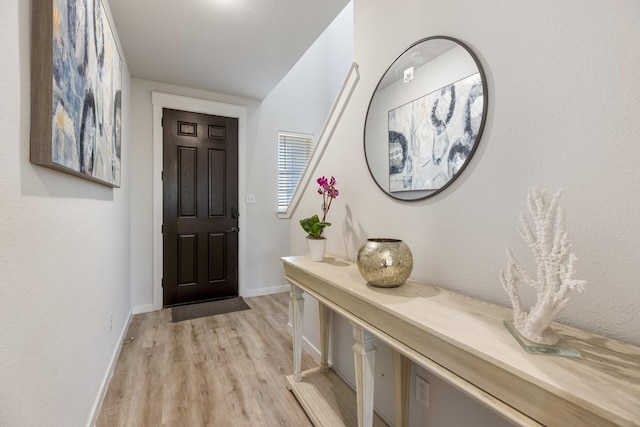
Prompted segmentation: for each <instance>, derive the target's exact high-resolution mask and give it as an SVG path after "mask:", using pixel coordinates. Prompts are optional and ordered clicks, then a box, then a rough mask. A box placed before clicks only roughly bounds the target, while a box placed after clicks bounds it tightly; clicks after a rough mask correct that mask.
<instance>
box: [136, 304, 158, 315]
mask: <svg viewBox="0 0 640 427" xmlns="http://www.w3.org/2000/svg"><path fill="white" fill-rule="evenodd" d="M152 311H154V308H153V304H141V305H135V306H134V307H133V309H132V312H133V314H140V313H150V312H152Z"/></svg>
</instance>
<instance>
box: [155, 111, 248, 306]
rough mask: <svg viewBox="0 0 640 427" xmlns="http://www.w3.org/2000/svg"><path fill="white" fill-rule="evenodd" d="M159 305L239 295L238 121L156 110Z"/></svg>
mask: <svg viewBox="0 0 640 427" xmlns="http://www.w3.org/2000/svg"><path fill="white" fill-rule="evenodd" d="M163 140H164V151H163V195H164V208H163V241H164V247H163V249H164V272H163V273H164V275H163V297H164V300H163V305H164V306H171V305H177V304H186V303H191V302H197V301H206V300H212V299H219V298H227V297H232V296H237V295H238V119H234V118H228V117H219V116H209V115H206V114H199V113H188V112H184V111H177V110H170V109H166V108H165V109H164V110H163Z"/></svg>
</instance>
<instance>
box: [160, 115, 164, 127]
mask: <svg viewBox="0 0 640 427" xmlns="http://www.w3.org/2000/svg"><path fill="white" fill-rule="evenodd" d="M160 127H164V117H162V118H160Z"/></svg>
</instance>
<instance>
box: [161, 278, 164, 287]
mask: <svg viewBox="0 0 640 427" xmlns="http://www.w3.org/2000/svg"><path fill="white" fill-rule="evenodd" d="M160 282H161V283H160V285H161V286H162V287H163V288H164V277H163V278H162V280H161V281H160Z"/></svg>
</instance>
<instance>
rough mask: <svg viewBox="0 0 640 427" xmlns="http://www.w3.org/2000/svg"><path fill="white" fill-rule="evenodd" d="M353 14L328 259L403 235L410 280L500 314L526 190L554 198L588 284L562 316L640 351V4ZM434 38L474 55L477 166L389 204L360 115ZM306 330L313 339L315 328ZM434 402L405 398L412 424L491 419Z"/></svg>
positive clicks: (394, 6)
mask: <svg viewBox="0 0 640 427" xmlns="http://www.w3.org/2000/svg"><path fill="white" fill-rule="evenodd" d="M354 10H355V12H354V16H355V18H354V22H355V47H354V58H355V61H356V62H357V63H358V64H359V66H360V76H361V77H360V81H359V82H358V86H357V87H356V89H355V92H354V93H353V96H352V98H351V101H350V103H349V105H348V107H347V110H346V111H345V113H344V115H343V117H342V120H341V122H340V123H339V125H338V127H337V129H336V131H335V134H334V137H333V139H332V141H331V143H330V144H329V146H328V148H327V151H326V153H325V156H324V157H323V159H322V160H321V162H320V164H319V170H321V171H322V173H323V174H332V175H335V176H336V178H337V179H338V183H339V184H338V188H339V190H340V197H339V198H338V199H336V201H335V202H334V204H333V205H332V208H331V212H330V214H329V215H330V218H329V220H330V221H331V222H332V223H333V225H332V226H331V227H330V228H329V229H327V231H326V235H327V237H328V239H329V242H328V250H329V252H332V253H333V254H336V255H339V256H342V257H347V258H349V259H351V260H353V259H354V258H355V255H356V252H357V249H358V247H359V245H360V243H361V242H362V241H363V240H364V239H366V238H367V237H372V236H377V237H379V236H388V237H395V238H401V239H404V240H405V241H406V242H407V243H408V245H409V246H410V247H411V249H412V251H413V254H414V261H415V265H414V271H413V274H412V278H414V279H416V280H420V281H424V282H428V283H431V284H434V285H438V286H442V287H445V288H448V289H452V290H455V291H459V292H462V293H465V294H468V295H472V296H475V297H479V298H482V299H485V300H488V301H491V302H496V303H499V304H502V305H505V306H508V305H509V302H508V297H507V295H506V293H505V292H504V291H503V290H502V288H501V285H500V282H499V279H498V272H499V270H500V269H504V268H505V267H506V256H505V248H506V247H509V248H511V249H512V251H513V252H514V254H515V255H516V256H517V257H519V258H520V259H521V260H522V261H525V260H530V259H531V255H530V254H529V250H528V248H527V247H526V245H525V243H524V242H523V241H522V239H521V238H520V237H519V235H518V233H517V227H518V214H519V213H520V212H527V207H526V195H527V193H528V192H529V191H530V189H531V188H532V187H533V186H538V187H540V188H546V189H548V190H549V191H550V192H555V191H556V190H557V189H559V188H563V189H564V195H563V196H562V198H561V205H562V206H563V207H564V209H565V213H566V218H567V225H568V231H569V234H570V236H571V238H572V239H573V242H574V248H575V252H576V254H577V255H578V257H579V260H578V263H577V270H578V277H579V278H581V279H585V280H587V287H586V290H585V291H584V292H583V293H582V294H575V295H572V298H571V301H570V302H569V305H568V307H567V308H566V309H565V310H564V312H562V313H561V316H560V319H559V320H560V321H561V322H563V323H567V324H571V325H574V326H577V327H580V328H583V329H586V330H589V331H592V332H595V333H598V334H603V335H606V336H610V337H614V338H618V339H621V340H623V341H626V342H630V343H633V344H636V345H638V344H640V334H639V333H638V327H637V325H638V324H640V310H638V301H639V300H640V291H639V290H638V286H637V281H638V277H640V245H639V244H638V242H640V227H639V226H638V221H637V213H638V212H639V211H640V199H639V198H638V197H637V194H640V171H639V166H638V157H639V156H638V155H639V154H640V148H639V147H640V144H638V135H639V134H640V121H639V120H638V113H639V112H640V110H639V107H638V105H640V54H639V53H638V52H639V51H638V49H637V46H639V45H640V32H638V31H637V25H636V23H637V19H638V17H640V3H638V2H635V1H631V0H630V1H615V2H609V1H596V0H590V1H588V2H584V1H578V0H570V1H565V2H551V1H544V2H542V3H541V2H533V1H528V2H511V1H507V0H498V1H494V2H491V3H486V2H476V1H472V0H461V1H457V2H437V1H432V0H427V1H425V0H407V1H406V2H404V3H402V7H400V6H398V3H397V2H395V1H392V0H378V1H376V2H373V3H372V2H370V1H365V0H356V1H355V6H354ZM390 29H391V30H390ZM432 35H448V36H453V37H456V38H459V39H460V40H462V41H464V42H465V43H467V44H468V45H469V46H470V47H471V49H472V50H474V51H475V53H476V54H477V55H478V57H479V59H480V61H481V63H482V65H483V67H484V70H485V72H486V74H487V79H488V92H489V93H488V97H489V112H488V119H487V123H486V127H485V130H484V134H483V138H482V141H481V142H480V145H479V147H478V150H477V152H476V153H475V156H474V158H473V159H472V160H471V163H470V164H469V166H468V167H467V169H466V170H465V171H464V173H463V174H462V176H461V177H460V178H459V179H458V180H456V181H455V182H454V184H453V185H452V186H451V187H449V188H448V189H447V190H445V191H444V192H442V193H441V194H439V195H437V196H435V197H434V198H432V199H428V200H424V201H418V202H412V203H411V202H400V201H396V200H393V199H391V198H389V197H387V196H386V195H384V194H383V193H382V192H381V191H380V190H379V189H378V188H377V186H376V185H375V183H374V182H373V180H372V179H371V178H370V176H369V173H368V170H367V165H366V163H365V159H364V154H363V148H362V134H363V126H364V119H365V115H366V111H367V106H368V103H369V99H370V97H371V95H372V93H373V90H374V88H375V87H376V84H377V83H378V79H379V78H380V77H381V76H382V74H383V73H384V71H385V70H386V68H387V67H388V66H389V64H390V63H391V62H392V61H393V60H394V59H395V58H396V57H397V56H398V55H399V54H400V53H401V52H402V51H403V50H404V49H405V48H406V47H408V46H409V45H410V44H411V43H413V42H414V41H416V40H419V39H421V38H424V37H427V36H432ZM318 204H319V200H318V196H317V195H316V194H315V188H309V189H308V191H307V192H306V193H305V197H304V198H303V200H302V201H301V204H300V206H299V208H298V210H297V212H296V214H295V216H294V218H292V225H291V229H292V235H291V243H292V253H293V254H304V253H306V248H305V246H304V244H305V242H304V233H302V232H299V230H298V229H297V227H296V226H295V225H294V224H295V221H296V220H297V219H300V218H301V217H303V216H306V214H307V213H308V212H309V211H311V210H313V209H316V208H317V206H318ZM531 264H532V263H530V264H529V267H530V268H531ZM305 321H306V324H307V326H308V328H307V330H306V334H307V335H309V336H314V335H315V334H316V332H315V329H316V328H317V322H316V321H315V319H305ZM338 323H339V324H338V325H337V327H336V328H334V330H333V343H332V344H333V348H334V364H335V366H336V367H337V368H338V369H339V370H340V371H341V372H342V373H343V374H344V375H345V376H346V377H347V378H353V372H352V371H353V367H352V365H353V362H352V356H351V345H352V339H351V336H350V327H349V325H348V324H346V322H343V321H342V322H338ZM387 355H388V349H387V348H385V347H383V346H382V345H379V351H378V356H379V357H377V360H378V362H379V363H378V368H377V379H376V387H377V389H378V390H377V392H376V406H377V407H379V408H380V409H381V410H382V412H383V415H385V416H386V417H387V418H388V419H393V411H392V409H391V408H390V404H389V402H392V395H391V391H390V390H391V388H390V385H389V383H388V380H389V377H390V375H388V374H389V373H390V372H391V369H390V363H389V360H388V359H389V358H388V357H387ZM415 369H416V368H415V367H414V370H415ZM382 374H386V375H385V376H384V377H383V376H382ZM436 383H437V381H436ZM432 384H433V382H432ZM431 392H432V406H431V410H429V411H422V410H421V409H420V407H418V406H417V405H416V404H414V403H413V402H412V407H411V425H413V426H418V425H426V424H428V425H432V426H450V425H491V426H493V425H498V424H499V421H501V420H497V419H495V418H497V417H496V416H495V415H493V414H492V413H491V412H489V411H488V410H485V409H484V408H480V407H479V406H478V405H477V404H474V403H473V402H471V401H470V400H469V399H467V398H466V397H463V396H462V395H459V394H456V393H455V391H454V390H453V389H451V388H450V387H449V386H446V385H444V384H440V385H438V386H437V387H436V386H433V385H432V390H431ZM436 402H437V403H436ZM462 408H464V411H462V410H461V409H462Z"/></svg>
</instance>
